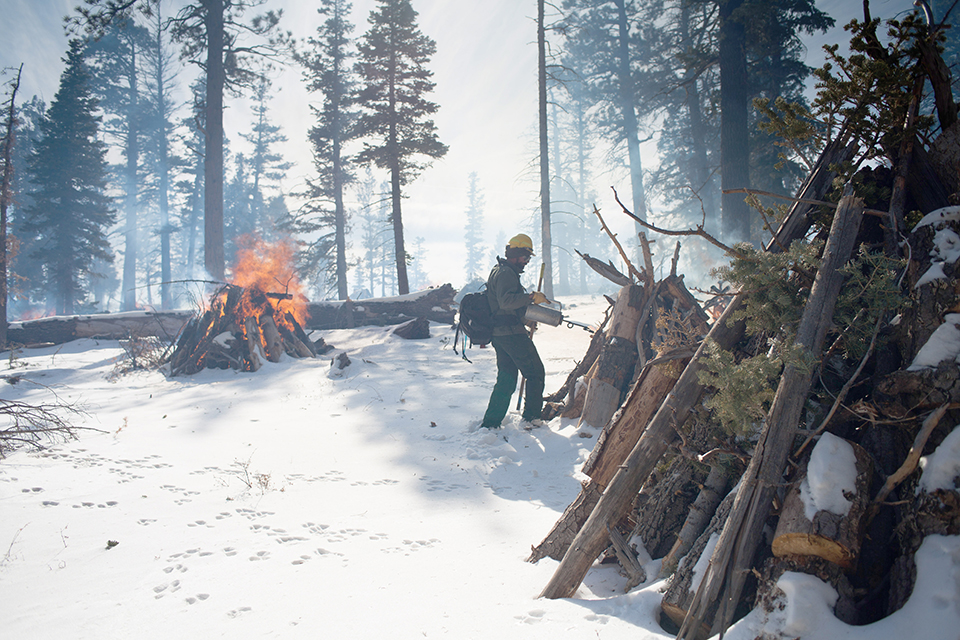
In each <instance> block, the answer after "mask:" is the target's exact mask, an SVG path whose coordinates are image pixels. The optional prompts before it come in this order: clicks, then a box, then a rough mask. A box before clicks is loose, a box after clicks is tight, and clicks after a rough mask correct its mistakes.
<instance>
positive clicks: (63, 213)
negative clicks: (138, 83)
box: [24, 40, 115, 315]
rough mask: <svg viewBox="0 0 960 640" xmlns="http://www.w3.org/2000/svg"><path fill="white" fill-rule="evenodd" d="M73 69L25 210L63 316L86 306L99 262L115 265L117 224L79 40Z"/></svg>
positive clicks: (41, 146)
mask: <svg viewBox="0 0 960 640" xmlns="http://www.w3.org/2000/svg"><path fill="white" fill-rule="evenodd" d="M65 62H66V68H65V69H64V71H63V74H62V75H61V76H60V88H59V90H58V91H57V93H56V96H55V97H54V99H53V101H52V102H51V104H50V108H49V109H48V110H47V113H46V117H45V118H44V120H43V121H42V122H41V125H40V131H41V135H42V139H41V140H40V141H39V142H38V144H37V146H36V149H35V151H34V153H33V154H32V155H31V157H30V159H29V166H30V173H31V175H32V180H33V191H32V193H31V194H30V195H31V196H32V200H33V201H32V203H31V205H30V206H29V208H27V209H26V210H25V211H24V217H25V223H24V229H25V230H26V231H27V232H29V233H32V234H35V236H36V238H37V244H36V245H35V247H34V249H33V257H34V258H37V259H40V260H41V261H42V262H43V264H44V268H43V272H42V279H43V285H44V286H45V289H46V290H47V291H48V293H49V294H51V296H52V301H53V303H54V307H55V311H56V313H58V314H61V315H62V314H71V313H73V312H74V309H75V307H76V305H77V303H78V302H81V301H82V300H83V299H84V297H85V294H86V293H87V292H88V291H89V289H90V285H91V281H92V280H93V279H94V278H95V277H96V276H97V274H95V273H94V272H93V266H94V264H95V263H96V261H98V260H100V261H104V262H112V261H113V256H112V254H111V251H110V244H109V242H108V240H107V236H106V230H107V228H108V227H109V226H110V225H111V224H113V223H114V222H115V215H114V209H113V202H112V201H111V200H110V198H108V197H107V196H106V195H105V194H104V189H105V188H106V175H107V163H106V158H105V154H106V149H105V146H104V144H103V143H102V142H101V141H100V140H99V139H98V135H97V134H98V130H99V126H100V118H99V116H98V115H97V101H96V99H95V98H94V97H93V96H92V94H91V90H90V75H89V72H88V70H87V67H86V65H85V64H84V61H83V44H82V43H81V41H79V40H73V41H71V43H70V48H69V50H68V51H67V57H66V60H65Z"/></svg>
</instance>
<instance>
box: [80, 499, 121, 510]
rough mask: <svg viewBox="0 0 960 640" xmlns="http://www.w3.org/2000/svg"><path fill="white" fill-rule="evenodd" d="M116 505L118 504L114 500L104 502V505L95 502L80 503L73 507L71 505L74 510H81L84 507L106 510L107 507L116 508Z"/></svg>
mask: <svg viewBox="0 0 960 640" xmlns="http://www.w3.org/2000/svg"><path fill="white" fill-rule="evenodd" d="M117 504H118V502H117V501H116V500H108V501H107V502H105V503H104V502H101V503H96V502H81V503H80V504H75V505H73V508H74V509H82V508H84V507H86V508H87V509H89V508H92V507H97V508H98V509H106V508H107V507H115V506H117Z"/></svg>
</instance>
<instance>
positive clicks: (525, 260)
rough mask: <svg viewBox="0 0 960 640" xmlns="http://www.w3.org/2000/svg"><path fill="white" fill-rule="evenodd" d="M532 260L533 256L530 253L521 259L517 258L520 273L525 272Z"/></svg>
mask: <svg viewBox="0 0 960 640" xmlns="http://www.w3.org/2000/svg"><path fill="white" fill-rule="evenodd" d="M530 258H531V255H530V254H529V253H525V254H523V255H522V256H520V257H519V258H517V264H519V265H520V271H521V272H523V270H524V269H525V268H526V266H527V265H528V264H530Z"/></svg>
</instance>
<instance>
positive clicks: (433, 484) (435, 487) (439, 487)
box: [420, 476, 467, 493]
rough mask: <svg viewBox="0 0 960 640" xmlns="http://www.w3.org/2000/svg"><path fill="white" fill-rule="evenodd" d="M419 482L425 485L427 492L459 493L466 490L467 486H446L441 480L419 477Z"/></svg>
mask: <svg viewBox="0 0 960 640" xmlns="http://www.w3.org/2000/svg"><path fill="white" fill-rule="evenodd" d="M420 481H421V482H426V483H427V491H445V492H447V493H450V492H451V491H459V490H461V489H466V488H467V486H466V485H463V484H456V483H454V484H447V483H446V482H444V481H443V480H436V479H434V478H431V477H430V476H421V477H420Z"/></svg>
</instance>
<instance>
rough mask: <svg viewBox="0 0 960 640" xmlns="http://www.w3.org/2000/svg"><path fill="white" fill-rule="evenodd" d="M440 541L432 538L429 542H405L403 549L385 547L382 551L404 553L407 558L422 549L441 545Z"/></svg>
mask: <svg viewBox="0 0 960 640" xmlns="http://www.w3.org/2000/svg"><path fill="white" fill-rule="evenodd" d="M439 542H440V541H439V540H438V539H436V538H430V539H429V540H404V541H403V546H402V547H385V548H384V549H381V551H383V552H384V553H402V554H403V555H405V556H408V555H410V554H411V553H413V552H414V551H419V550H420V549H428V548H430V547H432V546H434V545H436V544H439Z"/></svg>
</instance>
